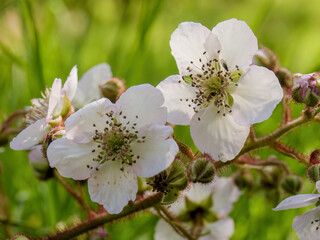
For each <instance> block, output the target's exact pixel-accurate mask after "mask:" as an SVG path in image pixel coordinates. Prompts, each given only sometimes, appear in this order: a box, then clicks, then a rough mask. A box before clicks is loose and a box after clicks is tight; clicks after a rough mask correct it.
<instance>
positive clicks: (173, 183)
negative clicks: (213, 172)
mask: <svg viewBox="0 0 320 240" xmlns="http://www.w3.org/2000/svg"><path fill="white" fill-rule="evenodd" d="M167 176H168V177H167V183H168V187H172V188H176V189H178V190H183V189H185V188H186V187H187V185H188V177H187V174H186V168H185V167H184V166H183V164H182V163H181V162H180V161H179V160H175V161H174V162H173V163H172V164H171V166H170V167H169V168H168V169H167Z"/></svg>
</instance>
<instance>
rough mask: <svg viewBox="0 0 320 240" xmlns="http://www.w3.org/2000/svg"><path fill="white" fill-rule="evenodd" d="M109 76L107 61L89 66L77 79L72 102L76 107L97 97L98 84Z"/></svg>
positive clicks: (110, 74) (109, 69) (110, 73)
mask: <svg viewBox="0 0 320 240" xmlns="http://www.w3.org/2000/svg"><path fill="white" fill-rule="evenodd" d="M111 77H112V72H111V68H110V65H109V64H107V63H101V64H98V65H96V66H94V67H92V68H90V69H89V70H88V71H87V72H85V73H84V74H83V76H82V77H81V79H80V80H79V83H78V88H77V92H76V95H75V97H74V99H73V101H72V102H73V103H74V104H75V105H76V106H77V107H83V106H84V105H86V104H88V103H90V102H92V101H94V100H97V99H99V98H100V92H99V84H101V83H102V82H104V81H106V80H108V79H110V78H111Z"/></svg>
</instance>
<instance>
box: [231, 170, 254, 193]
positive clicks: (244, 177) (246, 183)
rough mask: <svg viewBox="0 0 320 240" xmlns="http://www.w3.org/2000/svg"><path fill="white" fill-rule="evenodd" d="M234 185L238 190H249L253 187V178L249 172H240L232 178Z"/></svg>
mask: <svg viewBox="0 0 320 240" xmlns="http://www.w3.org/2000/svg"><path fill="white" fill-rule="evenodd" d="M233 179H234V183H235V184H236V185H237V187H238V188H240V189H245V188H248V189H251V188H252V187H253V182H254V179H253V176H252V173H251V172H250V171H247V170H246V171H242V172H238V173H236V174H235V175H234V176H233Z"/></svg>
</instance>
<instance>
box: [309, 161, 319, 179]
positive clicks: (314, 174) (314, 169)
mask: <svg viewBox="0 0 320 240" xmlns="http://www.w3.org/2000/svg"><path fill="white" fill-rule="evenodd" d="M307 177H308V178H309V180H310V181H311V182H313V183H316V182H317V181H319V180H320V164H316V165H311V166H309V167H308V168H307Z"/></svg>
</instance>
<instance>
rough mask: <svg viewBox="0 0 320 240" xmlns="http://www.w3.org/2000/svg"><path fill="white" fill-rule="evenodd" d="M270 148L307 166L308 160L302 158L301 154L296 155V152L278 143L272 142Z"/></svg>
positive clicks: (304, 157)
mask: <svg viewBox="0 0 320 240" xmlns="http://www.w3.org/2000/svg"><path fill="white" fill-rule="evenodd" d="M270 147H272V148H273V149H274V150H276V151H278V152H281V153H282V154H284V155H287V156H289V157H293V158H295V159H297V160H299V161H300V162H301V163H303V164H306V165H307V164H309V158H308V157H306V156H304V155H303V154H301V153H298V152H297V151H295V150H294V149H292V148H290V147H288V146H286V145H284V144H282V143H280V142H277V141H274V142H273V143H272V144H271V145H270Z"/></svg>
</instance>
